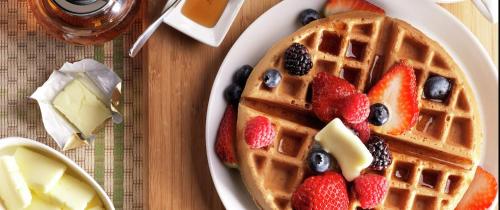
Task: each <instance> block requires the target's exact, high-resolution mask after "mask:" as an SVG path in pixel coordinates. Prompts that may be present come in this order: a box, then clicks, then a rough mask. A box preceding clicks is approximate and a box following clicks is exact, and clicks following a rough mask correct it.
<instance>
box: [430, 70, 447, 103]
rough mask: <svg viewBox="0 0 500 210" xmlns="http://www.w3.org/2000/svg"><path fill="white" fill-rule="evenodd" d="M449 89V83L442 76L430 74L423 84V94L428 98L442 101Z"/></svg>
mask: <svg viewBox="0 0 500 210" xmlns="http://www.w3.org/2000/svg"><path fill="white" fill-rule="evenodd" d="M450 91H451V83H450V81H449V80H448V79H446V78H444V77H442V76H437V75H436V76H432V77H430V78H429V79H427V81H425V85H424V96H425V98H428V99H434V100H440V101H444V100H446V98H448V95H449V94H450Z"/></svg>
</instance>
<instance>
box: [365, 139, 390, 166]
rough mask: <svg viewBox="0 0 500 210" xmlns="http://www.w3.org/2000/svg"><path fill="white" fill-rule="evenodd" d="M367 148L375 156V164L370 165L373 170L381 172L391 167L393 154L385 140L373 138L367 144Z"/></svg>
mask: <svg viewBox="0 0 500 210" xmlns="http://www.w3.org/2000/svg"><path fill="white" fill-rule="evenodd" d="M366 147H367V148H368V151H370V153H371V154H372V156H373V162H372V164H371V165H370V168H371V169H373V170H377V171H381V170H383V169H386V168H387V167H389V166H390V165H391V163H392V154H391V151H390V150H389V148H388V147H387V144H386V143H385V141H384V139H382V138H380V137H378V136H371V137H370V140H369V141H368V143H366Z"/></svg>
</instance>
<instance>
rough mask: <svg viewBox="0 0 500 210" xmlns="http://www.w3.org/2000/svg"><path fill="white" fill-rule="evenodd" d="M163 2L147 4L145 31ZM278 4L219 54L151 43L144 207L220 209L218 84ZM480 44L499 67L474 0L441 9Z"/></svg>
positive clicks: (260, 2) (490, 28)
mask: <svg viewBox="0 0 500 210" xmlns="http://www.w3.org/2000/svg"><path fill="white" fill-rule="evenodd" d="M165 1H166V0H150V1H149V2H148V4H149V5H148V11H147V13H146V14H147V15H146V16H147V17H146V18H145V23H146V24H144V25H146V26H147V25H149V23H150V22H151V21H152V20H154V18H156V17H158V15H159V13H160V11H161V9H162V8H163V5H164V4H165ZM277 2H279V1H278V0H248V1H246V2H245V4H244V6H243V7H242V9H241V11H240V13H239V15H238V17H237V18H236V22H235V23H234V24H233V26H232V27H231V30H230V31H229V34H228V36H227V37H226V39H225V41H224V43H223V44H222V45H221V46H220V47H219V48H211V47H208V46H206V45H203V44H201V43H199V42H197V41H195V40H193V39H191V38H189V37H187V36H186V35H183V34H182V33H179V32H177V31H175V30H174V29H172V28H170V27H167V26H162V27H160V29H159V30H158V31H157V32H156V34H155V35H154V36H153V37H152V38H151V40H150V41H149V46H148V47H147V49H146V50H145V51H146V54H147V55H146V62H145V65H146V66H145V68H144V69H145V71H144V73H145V74H147V76H145V77H143V78H145V79H146V80H147V81H145V84H147V85H148V87H147V88H145V91H146V92H145V93H144V94H146V97H145V98H146V100H147V101H145V102H144V103H146V104H149V105H148V106H147V107H148V110H147V111H146V112H144V113H146V116H145V117H146V118H147V120H145V121H146V122H147V125H145V127H146V129H147V130H146V133H147V136H146V137H145V138H144V139H146V141H147V142H145V145H146V148H145V149H146V156H147V157H146V158H145V161H146V163H145V167H146V170H147V171H146V174H145V180H144V184H145V185H146V192H147V193H146V194H147V195H146V197H145V199H146V200H145V203H147V204H148V205H149V206H148V207H149V209H151V210H157V209H183V210H184V209H196V210H202V209H223V208H224V207H223V205H222V203H221V201H220V199H219V197H218V195H217V193H216V191H215V188H214V186H213V184H212V180H211V177H210V173H209V171H208V166H207V158H206V152H205V141H204V139H205V132H204V131H205V113H206V108H207V103H208V98H209V93H210V89H211V87H212V83H213V80H214V78H215V75H216V74H217V70H218V69H219V66H220V64H221V63H222V60H223V59H224V57H225V55H226V53H227V52H228V50H229V49H230V47H231V46H232V44H233V43H234V42H235V40H236V39H237V38H238V36H239V35H240V34H241V33H242V32H243V31H244V30H245V28H246V27H247V26H248V25H249V24H250V23H252V22H253V21H254V20H255V19H256V18H257V17H259V15H261V14H262V13H263V12H265V11H266V10H267V9H269V8H270V7H272V6H273V5H274V4H276V3H277ZM444 7H445V8H446V9H448V10H449V11H451V12H452V13H453V14H455V15H456V16H457V17H458V18H460V19H461V20H462V21H463V22H464V23H465V24H466V25H467V26H468V27H469V29H470V30H471V31H472V32H474V34H476V36H478V37H479V39H480V40H481V42H482V44H483V45H484V46H485V48H486V49H487V50H488V52H489V53H490V55H491V56H492V57H493V58H494V61H495V63H496V64H497V65H498V59H497V57H498V48H497V45H498V24H496V25H493V24H490V23H489V22H488V21H487V20H486V19H484V18H483V17H482V16H481V14H480V13H479V11H477V10H476V9H475V8H474V6H473V4H472V3H471V2H469V1H465V2H463V3H458V4H452V5H446V6H444Z"/></svg>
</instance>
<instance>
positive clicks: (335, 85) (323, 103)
mask: <svg viewBox="0 0 500 210" xmlns="http://www.w3.org/2000/svg"><path fill="white" fill-rule="evenodd" d="M312 92H313V93H312V109H313V112H314V114H316V116H317V117H318V118H319V119H320V120H322V121H323V122H330V121H332V120H333V119H334V118H335V117H340V116H339V113H337V109H335V108H334V105H335V102H336V101H337V100H339V99H344V98H345V97H347V96H350V95H352V94H354V93H356V88H355V87H354V86H353V85H351V84H350V83H349V82H348V81H347V80H344V79H342V78H340V77H336V76H332V75H329V74H328V73H326V72H321V73H318V74H317V75H316V77H314V79H313V81H312Z"/></svg>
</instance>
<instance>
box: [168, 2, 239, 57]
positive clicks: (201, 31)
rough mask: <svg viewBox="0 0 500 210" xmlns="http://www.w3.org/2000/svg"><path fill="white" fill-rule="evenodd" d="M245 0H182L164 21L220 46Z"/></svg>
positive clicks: (187, 33) (205, 41)
mask: <svg viewBox="0 0 500 210" xmlns="http://www.w3.org/2000/svg"><path fill="white" fill-rule="evenodd" d="M243 2H244V0H182V1H181V2H180V3H179V4H178V5H176V6H175V8H173V9H172V10H170V11H169V12H170V14H169V15H168V16H167V17H166V18H165V20H164V22H165V23H166V24H168V25H170V26H172V27H173V28H175V29H177V30H179V31H181V32H183V33H185V34H186V35H188V36H191V37H192V38H194V39H196V40H198V41H200V42H202V43H205V44H207V45H210V46H213V47H218V46H219V45H220V44H221V43H222V41H223V40H224V37H225V36H226V34H227V32H228V31H229V28H230V27H231V24H232V23H233V21H234V19H235V18H236V16H237V15H238V11H239V10H240V8H241V6H242V5H243Z"/></svg>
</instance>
